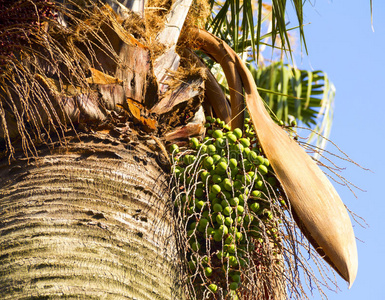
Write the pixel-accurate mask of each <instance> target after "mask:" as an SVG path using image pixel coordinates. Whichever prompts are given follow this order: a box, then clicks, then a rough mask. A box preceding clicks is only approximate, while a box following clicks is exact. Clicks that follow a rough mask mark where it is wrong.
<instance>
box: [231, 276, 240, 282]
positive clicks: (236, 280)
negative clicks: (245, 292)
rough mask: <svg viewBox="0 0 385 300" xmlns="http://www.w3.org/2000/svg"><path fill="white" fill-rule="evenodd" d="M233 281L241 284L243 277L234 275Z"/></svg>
mask: <svg viewBox="0 0 385 300" xmlns="http://www.w3.org/2000/svg"><path fill="white" fill-rule="evenodd" d="M231 279H232V280H233V281H234V282H241V276H239V275H238V274H234V275H232V276H231Z"/></svg>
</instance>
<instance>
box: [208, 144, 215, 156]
mask: <svg viewBox="0 0 385 300" xmlns="http://www.w3.org/2000/svg"><path fill="white" fill-rule="evenodd" d="M216 152H217V148H215V146H214V145H208V147H207V153H208V154H210V155H214V154H215V153H216Z"/></svg>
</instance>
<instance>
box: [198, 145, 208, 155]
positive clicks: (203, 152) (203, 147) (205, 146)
mask: <svg viewBox="0 0 385 300" xmlns="http://www.w3.org/2000/svg"><path fill="white" fill-rule="evenodd" d="M200 153H201V154H205V153H207V145H202V146H201V147H200Z"/></svg>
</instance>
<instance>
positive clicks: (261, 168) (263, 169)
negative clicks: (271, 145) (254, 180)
mask: <svg viewBox="0 0 385 300" xmlns="http://www.w3.org/2000/svg"><path fill="white" fill-rule="evenodd" d="M258 171H259V172H260V173H261V174H262V175H266V174H267V172H268V170H267V167H266V166H265V165H259V166H258Z"/></svg>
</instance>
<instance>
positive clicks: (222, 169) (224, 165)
mask: <svg viewBox="0 0 385 300" xmlns="http://www.w3.org/2000/svg"><path fill="white" fill-rule="evenodd" d="M226 169H227V163H226V162H224V161H222V162H219V163H218V164H217V165H216V167H215V170H216V171H217V172H219V173H220V174H224V173H225V172H226Z"/></svg>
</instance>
